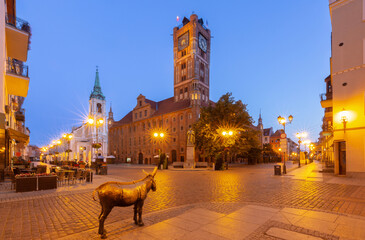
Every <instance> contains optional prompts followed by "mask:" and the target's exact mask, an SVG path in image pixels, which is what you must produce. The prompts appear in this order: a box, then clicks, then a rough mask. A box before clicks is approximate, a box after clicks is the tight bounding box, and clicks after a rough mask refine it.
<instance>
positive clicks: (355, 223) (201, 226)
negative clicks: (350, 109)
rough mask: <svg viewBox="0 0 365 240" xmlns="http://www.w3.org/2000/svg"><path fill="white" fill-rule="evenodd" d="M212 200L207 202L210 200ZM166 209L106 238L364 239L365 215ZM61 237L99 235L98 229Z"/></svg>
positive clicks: (123, 224)
mask: <svg viewBox="0 0 365 240" xmlns="http://www.w3.org/2000/svg"><path fill="white" fill-rule="evenodd" d="M208 205H209V203H208ZM163 212H164V211H162V213H152V214H147V215H145V216H144V222H145V226H144V227H137V226H135V225H134V224H133V220H132V219H129V220H125V221H120V222H116V223H112V224H108V225H106V226H105V228H106V230H107V237H108V239H136V240H138V239H151V240H165V239H166V240H167V239H177V240H179V239H181V240H189V239H200V240H205V239H206V240H208V239H209V240H216V239H217V240H218V239H221V240H224V239H233V240H234V239H288V240H293V239H307V240H320V239H365V229H364V228H363V226H365V218H361V217H354V216H346V215H338V214H332V213H326V212H319V211H310V210H304V209H295V208H282V209H278V208H273V207H266V206H259V205H246V206H243V207H241V208H240V209H238V210H236V211H233V212H231V213H229V214H222V213H219V212H215V211H212V210H208V209H206V208H204V207H202V206H197V207H193V208H191V209H188V210H186V211H185V212H181V211H180V213H179V214H178V215H176V216H173V217H170V218H168V219H165V220H162V221H158V220H157V222H156V220H155V221H154V218H156V217H157V218H158V215H164V213H163ZM62 239H65V240H66V239H67V240H71V239H75V240H76V239H100V236H99V235H98V234H97V229H92V230H89V231H86V232H82V233H79V234H74V235H71V236H67V237H65V238H62Z"/></svg>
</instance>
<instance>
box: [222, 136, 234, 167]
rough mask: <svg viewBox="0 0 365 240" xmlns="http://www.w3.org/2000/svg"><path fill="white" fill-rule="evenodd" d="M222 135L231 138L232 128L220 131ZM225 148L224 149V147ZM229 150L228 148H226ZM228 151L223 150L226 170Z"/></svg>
mask: <svg viewBox="0 0 365 240" xmlns="http://www.w3.org/2000/svg"><path fill="white" fill-rule="evenodd" d="M222 136H223V137H224V138H227V139H231V138H232V136H233V131H232V130H230V129H228V130H223V131H222ZM227 149H229V147H228V148H227ZM225 150H226V149H225ZM228 151H229V150H228ZM228 151H225V154H224V155H225V156H224V161H225V165H226V170H228V159H227V158H228V154H229V152H228Z"/></svg>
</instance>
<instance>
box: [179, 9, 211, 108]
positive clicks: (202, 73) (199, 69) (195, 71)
mask: <svg viewBox="0 0 365 240" xmlns="http://www.w3.org/2000/svg"><path fill="white" fill-rule="evenodd" d="M173 36H174V100H175V102H179V101H184V100H188V99H190V103H191V105H193V106H194V105H195V106H201V105H202V104H204V103H208V102H209V66H210V30H209V29H207V28H206V27H205V26H204V23H203V19H198V16H197V15H196V14H192V15H191V16H190V20H189V19H187V18H186V17H184V19H183V23H182V25H181V26H179V27H175V28H174V34H173Z"/></svg>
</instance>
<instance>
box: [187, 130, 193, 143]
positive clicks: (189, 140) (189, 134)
mask: <svg viewBox="0 0 365 240" xmlns="http://www.w3.org/2000/svg"><path fill="white" fill-rule="evenodd" d="M194 143H195V133H194V130H192V129H189V131H188V140H187V145H188V146H192V145H194Z"/></svg>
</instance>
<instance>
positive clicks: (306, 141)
mask: <svg viewBox="0 0 365 240" xmlns="http://www.w3.org/2000/svg"><path fill="white" fill-rule="evenodd" d="M303 144H304V147H305V148H304V150H305V152H307V146H308V150H309V145H310V144H311V142H310V141H309V140H305V141H304V142H303ZM305 164H306V165H307V164H308V163H307V157H306V158H305Z"/></svg>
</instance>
